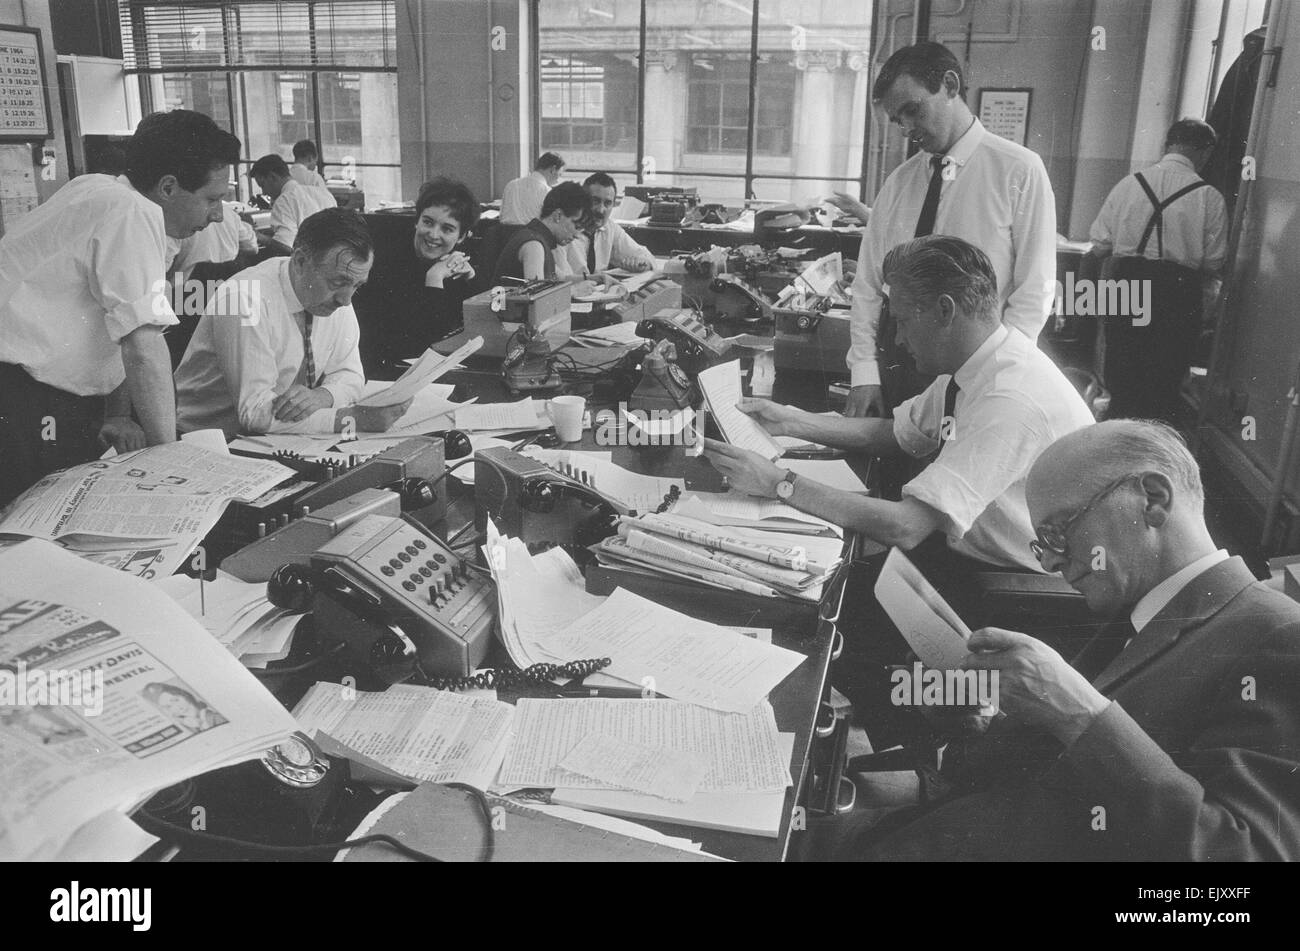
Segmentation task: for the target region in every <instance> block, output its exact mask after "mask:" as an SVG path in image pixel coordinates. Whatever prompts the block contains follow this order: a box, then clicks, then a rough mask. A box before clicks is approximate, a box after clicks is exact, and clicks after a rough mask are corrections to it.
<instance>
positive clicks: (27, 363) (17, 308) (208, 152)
mask: <svg viewBox="0 0 1300 951" xmlns="http://www.w3.org/2000/svg"><path fill="white" fill-rule="evenodd" d="M238 160H239V140H238V139H237V138H235V137H234V136H233V135H231V134H230V133H229V132H225V131H224V130H222V129H220V128H218V127H217V125H216V123H214V122H213V121H212V120H211V119H210V118H208V117H207V116H205V115H202V114H201V113H197V112H191V111H188V110H184V109H177V110H174V111H172V112H166V113H163V112H156V113H154V114H152V115H150V116H146V117H145V118H144V119H143V120H141V122H140V125H139V126H138V127H137V128H136V131H135V134H134V135H133V136H132V137H131V140H130V141H129V142H128V143H127V146H126V178H125V179H115V178H112V177H110V176H107V175H82V176H81V177H79V178H75V179H73V180H72V181H70V182H68V184H66V185H64V186H63V187H62V188H60V189H59V191H58V192H57V193H55V195H54V196H53V197H52V198H50V199H49V200H48V201H46V202H45V203H44V204H43V205H41V206H40V207H38V208H36V209H35V210H33V211H32V212H30V213H29V214H27V215H26V216H25V217H24V218H23V219H22V220H21V221H19V222H17V223H16V224H14V225H13V226H12V227H10V228H9V229H8V233H7V234H6V235H5V236H4V238H3V240H0V459H2V460H3V463H2V464H0V505H4V504H6V503H7V502H9V501H10V500H12V499H13V498H15V497H16V496H17V495H18V494H19V493H21V492H22V491H24V490H25V489H27V488H28V487H30V486H31V485H32V484H33V483H35V482H36V481H37V480H38V479H39V478H41V476H43V475H46V474H48V473H50V472H53V471H54V470H56V469H62V468H65V467H67V466H71V465H76V464H78V463H82V462H88V461H90V460H92V459H95V458H97V457H98V456H99V455H100V453H102V452H103V451H104V449H105V448H106V447H107V446H110V445H111V446H113V447H115V448H116V449H118V450H122V451H125V450H131V449H140V448H143V447H144V446H145V445H146V444H148V445H157V444H159V443H165V442H171V441H173V440H174V439H175V438H176V404H175V399H174V396H173V393H172V385H171V379H170V376H171V360H170V358H169V356H168V352H167V345H166V343H164V341H163V333H162V332H163V329H164V328H165V327H168V326H171V325H173V324H175V323H176V316H175V314H173V313H172V309H171V304H170V303H169V302H168V300H167V298H166V295H165V293H164V291H165V287H166V285H165V282H164V276H163V269H164V267H165V266H166V255H167V248H168V242H169V239H171V240H172V241H176V240H179V239H182V238H187V237H189V236H190V235H192V234H194V233H195V232H197V231H199V230H200V229H201V228H203V227H204V226H206V225H208V224H209V223H211V222H216V221H219V220H221V217H222V204H221V199H222V198H223V197H224V196H225V194H226V187H227V183H228V181H229V178H230V166H231V164H232V163H234V162H237V161H238Z"/></svg>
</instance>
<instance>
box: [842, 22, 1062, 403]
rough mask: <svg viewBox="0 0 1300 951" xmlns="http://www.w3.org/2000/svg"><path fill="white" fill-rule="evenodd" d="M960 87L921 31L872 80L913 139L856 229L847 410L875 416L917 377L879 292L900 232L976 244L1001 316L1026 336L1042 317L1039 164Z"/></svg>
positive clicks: (1047, 221) (913, 388)
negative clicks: (993, 128)
mask: <svg viewBox="0 0 1300 951" xmlns="http://www.w3.org/2000/svg"><path fill="white" fill-rule="evenodd" d="M964 95H965V82H964V80H963V78H962V71H961V64H960V63H958V62H957V58H956V57H955V56H953V54H952V53H951V52H950V51H949V50H948V49H947V48H946V47H944V46H943V45H941V44H939V43H929V42H927V43H918V44H916V45H915V46H909V47H905V48H904V49H901V50H899V51H898V52H896V53H895V54H894V55H893V56H891V57H890V58H889V60H888V61H887V62H886V63H885V65H884V67H883V68H882V69H881V72H880V76H879V78H878V79H877V80H876V84H875V86H874V88H873V90H872V98H873V99H874V101H875V102H876V103H877V104H878V105H879V106H880V108H881V109H883V110H884V111H885V112H886V114H887V115H888V116H889V118H890V120H891V121H892V122H894V123H896V124H897V125H898V126H899V128H900V129H901V130H902V131H903V132H904V134H905V135H906V136H907V138H908V141H909V142H910V143H911V144H912V145H914V146H916V147H917V149H918V151H917V153H916V154H915V155H913V156H912V157H911V158H909V159H908V160H907V161H905V162H903V164H901V165H899V166H898V168H896V169H894V171H893V172H892V173H891V174H890V176H889V178H888V179H887V180H886V181H885V184H884V186H883V187H882V188H881V189H880V193H879V194H878V195H877V196H876V201H875V204H874V206H873V208H872V213H871V216H870V221H869V222H868V224H867V230H866V232H865V233H864V234H863V236H862V247H861V250H860V252H859V255H858V270H857V277H856V279H855V281H854V284H853V322H852V325H851V338H852V344H851V346H850V348H849V353H848V358H847V361H846V362H847V363H848V367H849V372H850V377H851V379H850V382H851V384H852V389H851V391H850V395H849V401H848V406H847V408H846V413H845V414H846V415H848V416H855V417H856V416H866V415H878V416H883V415H885V413H886V411H887V410H888V409H890V408H892V407H895V406H897V405H898V404H899V403H900V402H901V401H902V400H904V399H906V398H907V397H910V396H913V395H915V394H916V393H918V392H920V391H921V389H923V388H924V387H925V385H926V384H927V383H928V382H929V381H928V379H926V378H925V377H924V375H920V376H918V375H917V371H918V370H919V368H915V369H913V368H912V367H911V365H910V360H909V359H908V357H907V354H906V353H904V352H902V351H901V350H899V349H898V348H897V347H895V346H894V344H893V340H894V336H895V335H894V332H893V330H892V327H891V318H890V317H889V308H888V307H887V306H886V299H885V295H884V292H883V280H882V275H881V265H882V263H883V261H884V257H885V254H886V253H887V252H888V251H889V249H890V248H892V247H894V246H895V245H897V244H900V243H901V242H903V241H906V240H907V239H908V238H912V237H924V236H926V235H929V234H947V235H954V236H956V237H959V238H963V239H965V240H966V241H969V242H970V243H971V244H973V245H975V246H976V247H979V248H980V249H982V250H983V251H984V252H985V253H986V254H987V255H988V256H989V259H990V260H991V261H992V263H993V269H994V272H995V274H996V275H997V283H998V290H999V294H998V316H999V317H1000V318H1001V321H1002V323H1004V324H1005V325H1006V326H1008V327H1014V328H1016V329H1017V330H1019V331H1020V332H1021V333H1022V334H1024V335H1025V336H1026V337H1027V338H1028V339H1029V340H1030V341H1031V342H1032V341H1034V340H1036V339H1037V337H1038V333H1039V331H1040V330H1042V328H1043V325H1044V324H1045V323H1046V322H1047V315H1048V313H1049V311H1050V309H1051V305H1052V300H1053V290H1054V286H1055V285H1054V282H1055V278H1056V205H1055V198H1054V197H1053V195H1052V185H1051V182H1050V181H1048V178H1047V170H1046V168H1044V166H1043V162H1042V159H1040V158H1039V157H1038V156H1037V155H1035V154H1034V153H1033V152H1031V151H1030V150H1029V149H1026V148H1024V147H1023V146H1020V145H1016V144H1015V143H1013V142H1008V141H1007V140H1005V139H1002V138H1000V137H998V136H996V135H993V134H992V133H990V132H989V131H988V130H986V129H985V128H984V126H983V125H982V124H981V123H980V121H979V120H978V119H977V118H975V116H974V115H972V113H971V111H970V107H969V106H967V105H966V102H965V100H964V99H963V96H964ZM920 372H921V373H922V374H923V373H924V371H920ZM882 384H883V386H884V391H882Z"/></svg>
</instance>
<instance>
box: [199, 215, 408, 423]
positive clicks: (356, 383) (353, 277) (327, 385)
mask: <svg viewBox="0 0 1300 951" xmlns="http://www.w3.org/2000/svg"><path fill="white" fill-rule="evenodd" d="M373 260H374V254H373V247H372V245H371V241H370V233H369V232H368V231H367V230H366V224H365V221H364V220H363V219H362V217H361V215H360V214H358V213H357V212H355V211H345V210H343V209H341V208H329V209H326V210H325V211H319V212H317V213H316V214H314V215H311V216H310V217H308V218H307V219H306V220H305V221H303V223H302V227H301V228H299V229H298V235H297V237H296V238H295V240H294V245H293V254H292V255H291V256H290V257H287V258H271V259H270V260H267V261H263V262H262V263H261V264H258V265H256V266H254V267H251V268H249V269H248V270H246V271H241V272H240V273H239V274H238V275H237V276H236V277H235V278H234V279H232V280H230V281H227V282H226V283H225V284H223V285H221V287H220V288H218V290H217V293H216V294H215V295H214V296H213V299H212V301H211V302H210V303H209V304H208V308H207V311H206V312H205V313H204V315H203V318H202V319H201V320H200V321H199V326H198V328H197V329H196V330H195V331H194V338H193V339H192V340H191V341H190V345H189V349H188V350H187V351H186V352H185V359H184V360H182V361H181V365H180V367H178V368H177V370H176V400H177V407H178V408H177V416H178V419H179V426H180V429H181V432H189V431H190V430H194V429H210V428H216V429H221V430H222V431H223V432H225V434H226V436H227V437H233V436H235V435H237V434H238V433H249V434H256V433H335V432H344V431H346V430H348V429H349V428H350V429H352V430H353V431H357V432H383V431H384V430H386V429H388V427H389V426H391V425H392V424H393V422H394V421H395V420H397V419H398V418H399V417H400V416H401V415H402V414H403V413H404V412H406V409H407V407H408V406H409V405H410V401H409V400H407V401H406V402H404V403H399V404H397V405H394V406H382V407H381V406H358V405H355V404H356V402H357V400H358V399H359V398H360V396H361V389H362V385H363V384H364V382H365V379H364V377H363V375H362V371H361V355H360V352H359V350H358V341H359V340H360V332H359V330H358V328H357V315H356V313H355V312H354V311H353V310H352V306H351V301H352V295H353V293H354V292H355V291H356V289H357V288H358V287H359V286H361V285H362V284H363V283H365V280H366V278H367V276H368V275H369V274H370V265H371V263H372V261H373Z"/></svg>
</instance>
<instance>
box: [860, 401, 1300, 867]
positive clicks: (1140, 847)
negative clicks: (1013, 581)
mask: <svg viewBox="0 0 1300 951" xmlns="http://www.w3.org/2000/svg"><path fill="white" fill-rule="evenodd" d="M1203 499H1204V496H1203V491H1202V488H1201V482H1200V476H1199V473H1198V471H1197V467H1196V462H1195V460H1194V459H1193V458H1192V456H1191V454H1190V453H1189V452H1188V451H1187V449H1186V447H1185V446H1184V445H1183V443H1182V441H1181V439H1180V438H1179V437H1178V435H1177V434H1176V433H1175V432H1174V431H1173V430H1171V429H1169V428H1167V427H1165V426H1163V425H1161V424H1156V423H1148V422H1141V421H1136V420H1116V421H1113V422H1108V423H1100V424H1098V425H1096V426H1092V427H1089V428H1087V429H1083V430H1079V431H1078V432H1075V433H1072V434H1070V435H1068V436H1065V437H1064V438H1062V439H1060V440H1058V441H1057V442H1056V443H1054V444H1053V445H1052V446H1051V447H1049V448H1048V449H1047V450H1046V451H1045V452H1044V453H1043V455H1042V456H1041V457H1040V458H1039V460H1038V462H1037V463H1036V464H1035V465H1034V467H1033V469H1032V471H1031V473H1030V476H1029V483H1028V500H1029V508H1030V513H1031V515H1032V516H1033V520H1034V525H1035V526H1036V529H1037V533H1038V537H1037V538H1036V539H1035V541H1034V543H1033V547H1034V550H1035V553H1036V554H1038V556H1039V558H1040V560H1041V561H1042V563H1043V566H1044V567H1045V568H1047V569H1048V570H1049V571H1060V572H1061V573H1062V574H1063V575H1064V576H1065V578H1066V580H1067V581H1069V582H1070V584H1071V585H1072V586H1073V587H1075V588H1076V589H1077V590H1079V591H1080V592H1081V593H1083V594H1084V596H1085V597H1086V598H1087V600H1088V605H1089V607H1090V608H1091V609H1092V610H1093V611H1095V612H1096V613H1098V614H1100V615H1102V616H1119V618H1118V619H1119V620H1120V621H1121V622H1122V621H1123V620H1125V619H1128V620H1130V621H1131V624H1116V625H1112V626H1111V629H1109V630H1108V631H1107V632H1106V633H1103V634H1102V635H1100V636H1099V637H1098V638H1097V639H1096V640H1094V641H1093V642H1092V643H1090V644H1089V645H1088V647H1087V648H1085V650H1084V651H1083V653H1082V654H1081V655H1080V656H1079V657H1078V658H1077V659H1076V660H1075V663H1074V665H1073V666H1071V665H1070V664H1067V663H1066V662H1065V661H1064V660H1063V659H1062V658H1061V656H1060V655H1059V654H1057V653H1056V652H1055V651H1053V650H1051V649H1050V648H1048V647H1047V646H1046V645H1044V644H1043V643H1042V642H1041V641H1038V640H1036V639H1035V638H1032V637H1029V636H1028V635H1025V634H1019V633H1015V632H1012V631H1003V630H999V629H996V628H986V629H984V630H981V631H977V632H976V633H975V634H974V635H973V636H972V637H971V640H970V646H971V649H972V653H971V655H970V656H969V657H968V658H967V661H966V667H967V669H976V670H979V669H984V670H989V671H993V670H996V671H997V672H998V675H999V700H1000V707H1001V710H1002V711H1003V712H1004V713H1006V717H1002V718H999V719H998V720H996V721H995V722H994V723H993V724H992V725H991V726H990V728H989V731H988V733H987V734H985V735H984V736H983V737H981V738H979V740H977V741H976V742H975V743H973V744H972V745H971V748H970V750H969V755H968V756H966V757H964V761H963V762H962V764H961V766H960V767H959V768H958V769H957V770H956V771H955V773H954V774H953V775H952V776H951V777H950V778H951V779H953V781H954V792H955V793H956V795H955V796H954V797H953V798H951V799H949V800H947V801H945V802H943V803H942V804H940V805H939V806H937V807H935V808H933V809H931V810H929V811H928V812H926V813H924V814H923V815H921V816H920V817H919V818H916V819H915V820H913V821H911V822H910V823H909V824H907V825H905V826H903V827H902V828H898V827H897V825H896V824H895V826H894V827H893V831H891V832H889V833H882V832H881V831H880V830H879V829H873V830H870V831H869V832H868V833H867V834H866V835H865V836H859V837H857V838H856V839H855V840H851V841H848V842H843V843H841V847H840V848H839V849H837V855H838V856H839V857H846V858H847V857H855V858H858V857H865V858H869V859H874V860H886V861H888V860H894V861H897V860H921V859H958V860H961V859H965V860H981V859H1011V860H1017V859H1018V860H1040V861H1042V860H1081V859H1098V860H1180V859H1181V860H1242V859H1296V858H1300V690H1298V689H1297V687H1296V685H1297V683H1300V604H1296V603H1295V602H1293V601H1291V600H1290V599H1288V598H1286V597H1285V596H1284V595H1282V594H1281V593H1279V592H1276V591H1274V590H1272V589H1269V588H1266V587H1265V586H1263V585H1261V584H1259V583H1258V582H1256V581H1255V579H1254V577H1253V576H1252V575H1251V574H1250V572H1249V571H1248V570H1247V568H1246V566H1245V564H1244V563H1243V562H1242V561H1241V559H1239V558H1229V557H1228V556H1227V554H1226V552H1222V551H1217V550H1216V548H1215V545H1214V543H1213V541H1211V539H1210V534H1209V531H1208V530H1207V529H1206V527H1205V521H1204V517H1203V514H1202V508H1203Z"/></svg>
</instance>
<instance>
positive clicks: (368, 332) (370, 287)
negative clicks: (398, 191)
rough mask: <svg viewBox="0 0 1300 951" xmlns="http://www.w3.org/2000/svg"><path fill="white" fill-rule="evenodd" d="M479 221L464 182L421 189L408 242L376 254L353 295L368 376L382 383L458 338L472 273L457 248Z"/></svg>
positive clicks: (431, 184)
mask: <svg viewBox="0 0 1300 951" xmlns="http://www.w3.org/2000/svg"><path fill="white" fill-rule="evenodd" d="M478 215H479V206H478V201H477V200H476V199H475V198H474V193H473V192H471V191H470V190H469V188H468V187H467V186H466V185H465V184H464V183H462V182H459V181H456V180H455V179H453V178H435V179H434V180H433V181H430V182H426V183H425V184H424V185H423V186H421V188H420V194H419V197H418V198H417V199H416V202H415V228H414V229H413V231H412V232H411V234H410V237H409V238H407V239H405V240H403V241H402V242H401V244H400V246H399V247H397V248H396V249H395V250H394V251H392V252H390V253H388V254H383V253H382V249H381V248H378V247H377V248H376V251H375V262H374V265H373V266H372V268H371V270H370V279H369V281H368V282H367V283H366V285H365V287H364V288H362V289H361V290H360V291H358V293H357V309H358V311H359V312H362V313H361V317H362V319H361V359H362V363H363V364H364V365H365V369H366V376H367V377H380V378H382V377H383V376H384V375H387V374H385V372H384V371H390V372H391V371H393V370H394V369H398V368H397V367H395V364H397V363H398V362H399V361H401V360H403V359H405V358H407V357H417V356H419V355H420V354H421V353H423V352H424V351H425V350H427V349H428V348H429V346H430V345H431V344H433V343H436V342H437V341H439V340H443V339H445V338H446V337H450V336H452V335H453V334H456V333H459V332H460V330H461V327H462V324H463V315H462V307H463V305H464V302H465V298H467V297H469V296H470V295H471V294H472V293H473V292H474V288H475V284H474V278H475V274H474V268H473V267H472V266H471V265H470V262H469V257H468V255H466V254H465V253H464V252H463V251H460V250H458V249H459V247H460V246H461V244H463V243H464V241H465V239H466V238H468V237H469V234H470V231H471V230H472V229H473V228H474V226H475V225H476V224H478Z"/></svg>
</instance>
